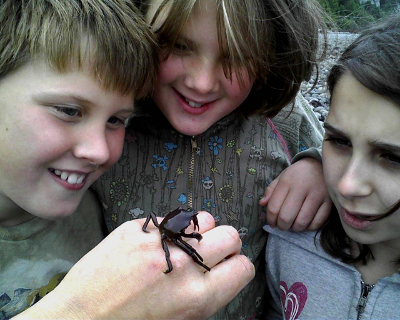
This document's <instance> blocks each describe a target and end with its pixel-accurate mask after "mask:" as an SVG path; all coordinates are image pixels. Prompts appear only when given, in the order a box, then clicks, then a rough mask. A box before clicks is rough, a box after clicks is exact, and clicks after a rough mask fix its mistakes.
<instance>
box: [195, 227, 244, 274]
mask: <svg viewBox="0 0 400 320" xmlns="http://www.w3.org/2000/svg"><path fill="white" fill-rule="evenodd" d="M193 240H194V239H193ZM191 244H192V245H193V247H194V248H196V250H197V251H198V252H199V254H200V255H201V256H202V257H203V259H204V262H205V263H206V264H207V265H208V266H209V267H210V268H212V267H214V266H215V265H217V264H218V263H220V262H221V261H222V260H223V259H225V258H227V257H229V256H232V255H235V254H239V253H240V249H241V247H242V240H241V239H240V236H239V233H238V232H237V230H236V229H235V228H234V227H232V226H228V225H223V226H219V227H216V228H214V229H212V230H210V231H208V232H206V233H204V234H203V239H202V240H201V241H200V242H199V243H193V242H191Z"/></svg>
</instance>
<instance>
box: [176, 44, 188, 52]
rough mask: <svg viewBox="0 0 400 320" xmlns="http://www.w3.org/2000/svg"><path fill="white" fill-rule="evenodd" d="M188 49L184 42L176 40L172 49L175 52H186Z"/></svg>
mask: <svg viewBox="0 0 400 320" xmlns="http://www.w3.org/2000/svg"><path fill="white" fill-rule="evenodd" d="M189 50H190V49H189V47H188V46H187V45H186V44H184V43H179V42H176V43H175V44H174V51H175V52H178V53H183V52H188V51H189Z"/></svg>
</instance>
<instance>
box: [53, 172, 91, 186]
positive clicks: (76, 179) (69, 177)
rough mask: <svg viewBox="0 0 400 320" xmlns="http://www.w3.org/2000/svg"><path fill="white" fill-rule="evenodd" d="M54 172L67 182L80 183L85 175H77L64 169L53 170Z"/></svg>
mask: <svg viewBox="0 0 400 320" xmlns="http://www.w3.org/2000/svg"><path fill="white" fill-rule="evenodd" d="M54 173H55V174H56V175H57V176H59V177H60V178H61V179H62V180H64V181H67V182H68V183H69V184H81V183H82V181H83V179H85V177H86V175H85V174H82V175H78V174H76V173H69V172H66V171H60V170H54Z"/></svg>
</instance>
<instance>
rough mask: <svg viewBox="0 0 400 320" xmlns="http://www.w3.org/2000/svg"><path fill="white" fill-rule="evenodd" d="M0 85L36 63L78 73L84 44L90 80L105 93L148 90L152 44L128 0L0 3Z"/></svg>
mask: <svg viewBox="0 0 400 320" xmlns="http://www.w3.org/2000/svg"><path fill="white" fill-rule="evenodd" d="M0 4H1V5H0V79H2V78H3V77H5V76H6V75H7V74H8V73H10V72H12V71H13V70H15V69H17V68H19V67H21V66H23V65H24V64H26V63H28V62H29V61H31V60H33V59H36V58H44V59H45V60H46V61H47V63H48V64H49V65H50V66H51V67H53V68H55V69H57V70H58V71H59V72H62V73H63V72H67V71H68V70H69V69H70V68H72V67H76V66H77V67H78V68H81V67H82V63H83V60H84V59H85V57H86V55H85V56H84V55H83V54H82V52H81V42H82V40H84V39H87V41H88V42H87V46H86V48H87V49H88V51H89V57H90V59H91V60H90V65H91V67H92V71H93V76H94V78H96V79H99V80H100V81H101V83H102V85H103V87H104V88H105V89H109V90H118V91H120V92H122V93H124V94H125V93H128V92H131V91H134V93H135V96H136V98H141V97H144V96H145V95H147V93H148V92H149V91H150V90H151V89H152V85H153V81H154V76H155V70H156V66H157V61H158V58H157V46H156V40H155V39H154V36H153V34H152V32H151V31H150V27H149V26H148V25H147V24H146V23H145V22H144V20H143V18H142V15H141V13H140V12H139V11H138V10H137V8H136V7H135V5H134V3H133V1H129V0H2V1H0Z"/></svg>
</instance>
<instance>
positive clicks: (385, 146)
mask: <svg viewBox="0 0 400 320" xmlns="http://www.w3.org/2000/svg"><path fill="white" fill-rule="evenodd" d="M324 128H325V129H326V130H328V131H329V132H331V133H332V134H335V135H338V136H342V137H347V135H346V134H345V133H344V132H343V131H342V130H339V129H337V128H334V127H333V126H332V125H331V124H329V123H327V122H325V123H324ZM369 144H370V145H371V146H373V147H375V148H379V149H382V150H386V151H389V152H393V153H400V145H396V144H392V143H387V142H383V141H379V140H374V141H371V142H369Z"/></svg>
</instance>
